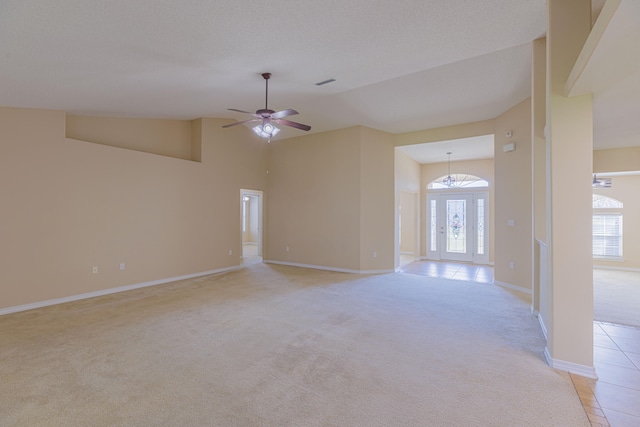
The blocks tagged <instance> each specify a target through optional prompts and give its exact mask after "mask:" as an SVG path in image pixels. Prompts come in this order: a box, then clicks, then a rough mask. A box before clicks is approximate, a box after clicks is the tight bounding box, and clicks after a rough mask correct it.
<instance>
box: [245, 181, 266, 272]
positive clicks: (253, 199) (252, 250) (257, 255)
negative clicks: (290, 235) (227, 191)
mask: <svg viewBox="0 0 640 427" xmlns="http://www.w3.org/2000/svg"><path fill="white" fill-rule="evenodd" d="M262 197H263V193H262V191H259V190H247V189H242V190H240V215H241V218H240V224H241V242H242V262H243V263H244V264H247V263H252V262H262V237H263V236H262V228H263V227H262V224H263V222H262V211H263V206H262Z"/></svg>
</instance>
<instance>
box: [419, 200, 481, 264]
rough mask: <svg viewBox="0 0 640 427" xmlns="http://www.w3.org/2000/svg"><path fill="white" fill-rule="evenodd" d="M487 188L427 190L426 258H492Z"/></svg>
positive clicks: (467, 260)
mask: <svg viewBox="0 0 640 427" xmlns="http://www.w3.org/2000/svg"><path fill="white" fill-rule="evenodd" d="M488 198H489V193H488V192H478V193H439V194H427V210H426V213H427V236H426V241H427V251H426V253H427V259H430V260H443V261H458V262H474V263H477V264H487V263H488V262H489V247H488V242H489V239H488V236H489V234H488V230H487V225H488V209H487V207H488Z"/></svg>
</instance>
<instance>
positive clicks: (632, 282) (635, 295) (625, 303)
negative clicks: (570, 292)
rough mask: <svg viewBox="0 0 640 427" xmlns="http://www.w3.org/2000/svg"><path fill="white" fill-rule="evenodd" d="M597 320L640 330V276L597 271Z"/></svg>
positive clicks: (619, 271) (594, 297)
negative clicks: (639, 328) (635, 327)
mask: <svg viewBox="0 0 640 427" xmlns="http://www.w3.org/2000/svg"><path fill="white" fill-rule="evenodd" d="M593 293H594V295H593V317H594V319H595V320H598V321H601V322H608V323H617V324H621V325H628V326H637V327H640V272H637V271H621V270H605V269H597V268H596V269H594V270H593Z"/></svg>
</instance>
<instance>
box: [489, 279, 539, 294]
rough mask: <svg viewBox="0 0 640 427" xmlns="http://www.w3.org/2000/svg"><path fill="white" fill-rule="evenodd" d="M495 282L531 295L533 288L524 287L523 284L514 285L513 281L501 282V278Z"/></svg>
mask: <svg viewBox="0 0 640 427" xmlns="http://www.w3.org/2000/svg"><path fill="white" fill-rule="evenodd" d="M493 283H494V284H495V285H498V286H502V287H503V288H507V289H511V290H513V291H518V292H522V293H524V294H528V295H531V294H532V292H531V289H527V288H523V287H522V286H516V285H512V284H511V283H506V282H501V281H499V280H494V281H493Z"/></svg>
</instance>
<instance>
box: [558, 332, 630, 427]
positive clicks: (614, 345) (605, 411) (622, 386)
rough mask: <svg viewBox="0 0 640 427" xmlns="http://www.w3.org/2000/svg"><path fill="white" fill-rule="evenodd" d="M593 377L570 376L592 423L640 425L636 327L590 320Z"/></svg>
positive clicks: (618, 426)
mask: <svg viewBox="0 0 640 427" xmlns="http://www.w3.org/2000/svg"><path fill="white" fill-rule="evenodd" d="M593 343H594V347H593V358H594V366H595V368H596V374H597V375H598V379H597V380H592V379H588V378H584V377H580V376H577V375H573V374H572V375H571V379H572V380H573V384H574V385H575V387H576V391H577V392H578V395H579V396H580V400H581V401H582V404H583V406H584V408H585V411H586V412H587V415H588V416H589V420H590V421H591V425H592V426H611V427H627V426H633V427H638V426H640V328H636V327H632V326H623V325H615V324H612V323H604V322H594V324H593Z"/></svg>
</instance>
